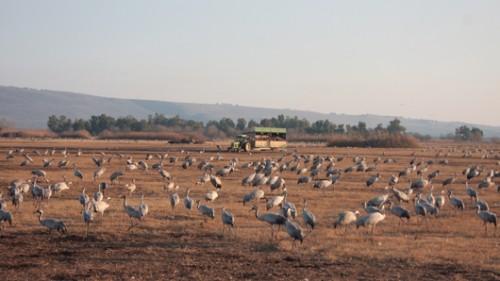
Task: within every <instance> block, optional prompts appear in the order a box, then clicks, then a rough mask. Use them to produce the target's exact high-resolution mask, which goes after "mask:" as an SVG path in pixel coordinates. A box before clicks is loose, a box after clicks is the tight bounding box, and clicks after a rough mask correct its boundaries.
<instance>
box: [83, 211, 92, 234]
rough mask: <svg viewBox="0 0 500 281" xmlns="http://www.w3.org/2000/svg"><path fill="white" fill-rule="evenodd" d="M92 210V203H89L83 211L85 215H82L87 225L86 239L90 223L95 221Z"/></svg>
mask: <svg viewBox="0 0 500 281" xmlns="http://www.w3.org/2000/svg"><path fill="white" fill-rule="evenodd" d="M91 208H92V206H91V204H90V202H87V204H86V206H85V208H84V210H83V213H82V219H83V223H84V224H85V238H86V237H87V235H88V232H89V226H90V222H91V221H92V219H93V212H92V211H91Z"/></svg>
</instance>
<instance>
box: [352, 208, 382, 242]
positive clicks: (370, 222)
mask: <svg viewBox="0 0 500 281" xmlns="http://www.w3.org/2000/svg"><path fill="white" fill-rule="evenodd" d="M384 219H385V214H382V213H379V212H374V213H370V214H367V215H365V216H362V217H360V218H358V220H357V221H356V228H359V227H360V226H366V227H368V228H371V235H372V236H373V231H374V229H375V226H376V225H377V224H378V223H380V222H381V221H383V220H384ZM366 234H367V235H368V231H367V232H366Z"/></svg>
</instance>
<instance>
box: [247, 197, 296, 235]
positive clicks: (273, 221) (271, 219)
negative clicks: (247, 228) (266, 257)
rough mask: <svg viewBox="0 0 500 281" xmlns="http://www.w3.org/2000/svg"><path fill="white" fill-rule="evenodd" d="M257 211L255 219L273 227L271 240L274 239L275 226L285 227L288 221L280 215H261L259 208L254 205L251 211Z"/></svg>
mask: <svg viewBox="0 0 500 281" xmlns="http://www.w3.org/2000/svg"><path fill="white" fill-rule="evenodd" d="M253 210H255V218H256V219H258V220H260V221H263V222H267V223H268V224H269V225H271V239H273V238H274V226H275V225H278V226H281V225H284V224H285V223H286V222H287V221H288V219H287V218H286V217H284V216H282V215H278V214H272V213H265V214H263V215H259V207H257V206H256V205H254V206H253V207H252V208H251V209H250V211H253Z"/></svg>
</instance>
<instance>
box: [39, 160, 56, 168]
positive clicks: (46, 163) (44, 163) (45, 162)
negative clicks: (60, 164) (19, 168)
mask: <svg viewBox="0 0 500 281" xmlns="http://www.w3.org/2000/svg"><path fill="white" fill-rule="evenodd" d="M54 160H55V159H54V158H52V159H43V160H42V164H43V167H44V168H47V167H48V166H50V165H52V163H53V162H54Z"/></svg>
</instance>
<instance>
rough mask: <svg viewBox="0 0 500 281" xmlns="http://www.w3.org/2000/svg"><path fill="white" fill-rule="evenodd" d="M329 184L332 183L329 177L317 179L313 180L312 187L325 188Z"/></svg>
mask: <svg viewBox="0 0 500 281" xmlns="http://www.w3.org/2000/svg"><path fill="white" fill-rule="evenodd" d="M330 185H333V180H332V179H331V178H330V179H327V180H319V181H316V182H314V184H313V188H319V189H325V188H327V187H329V186H330Z"/></svg>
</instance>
